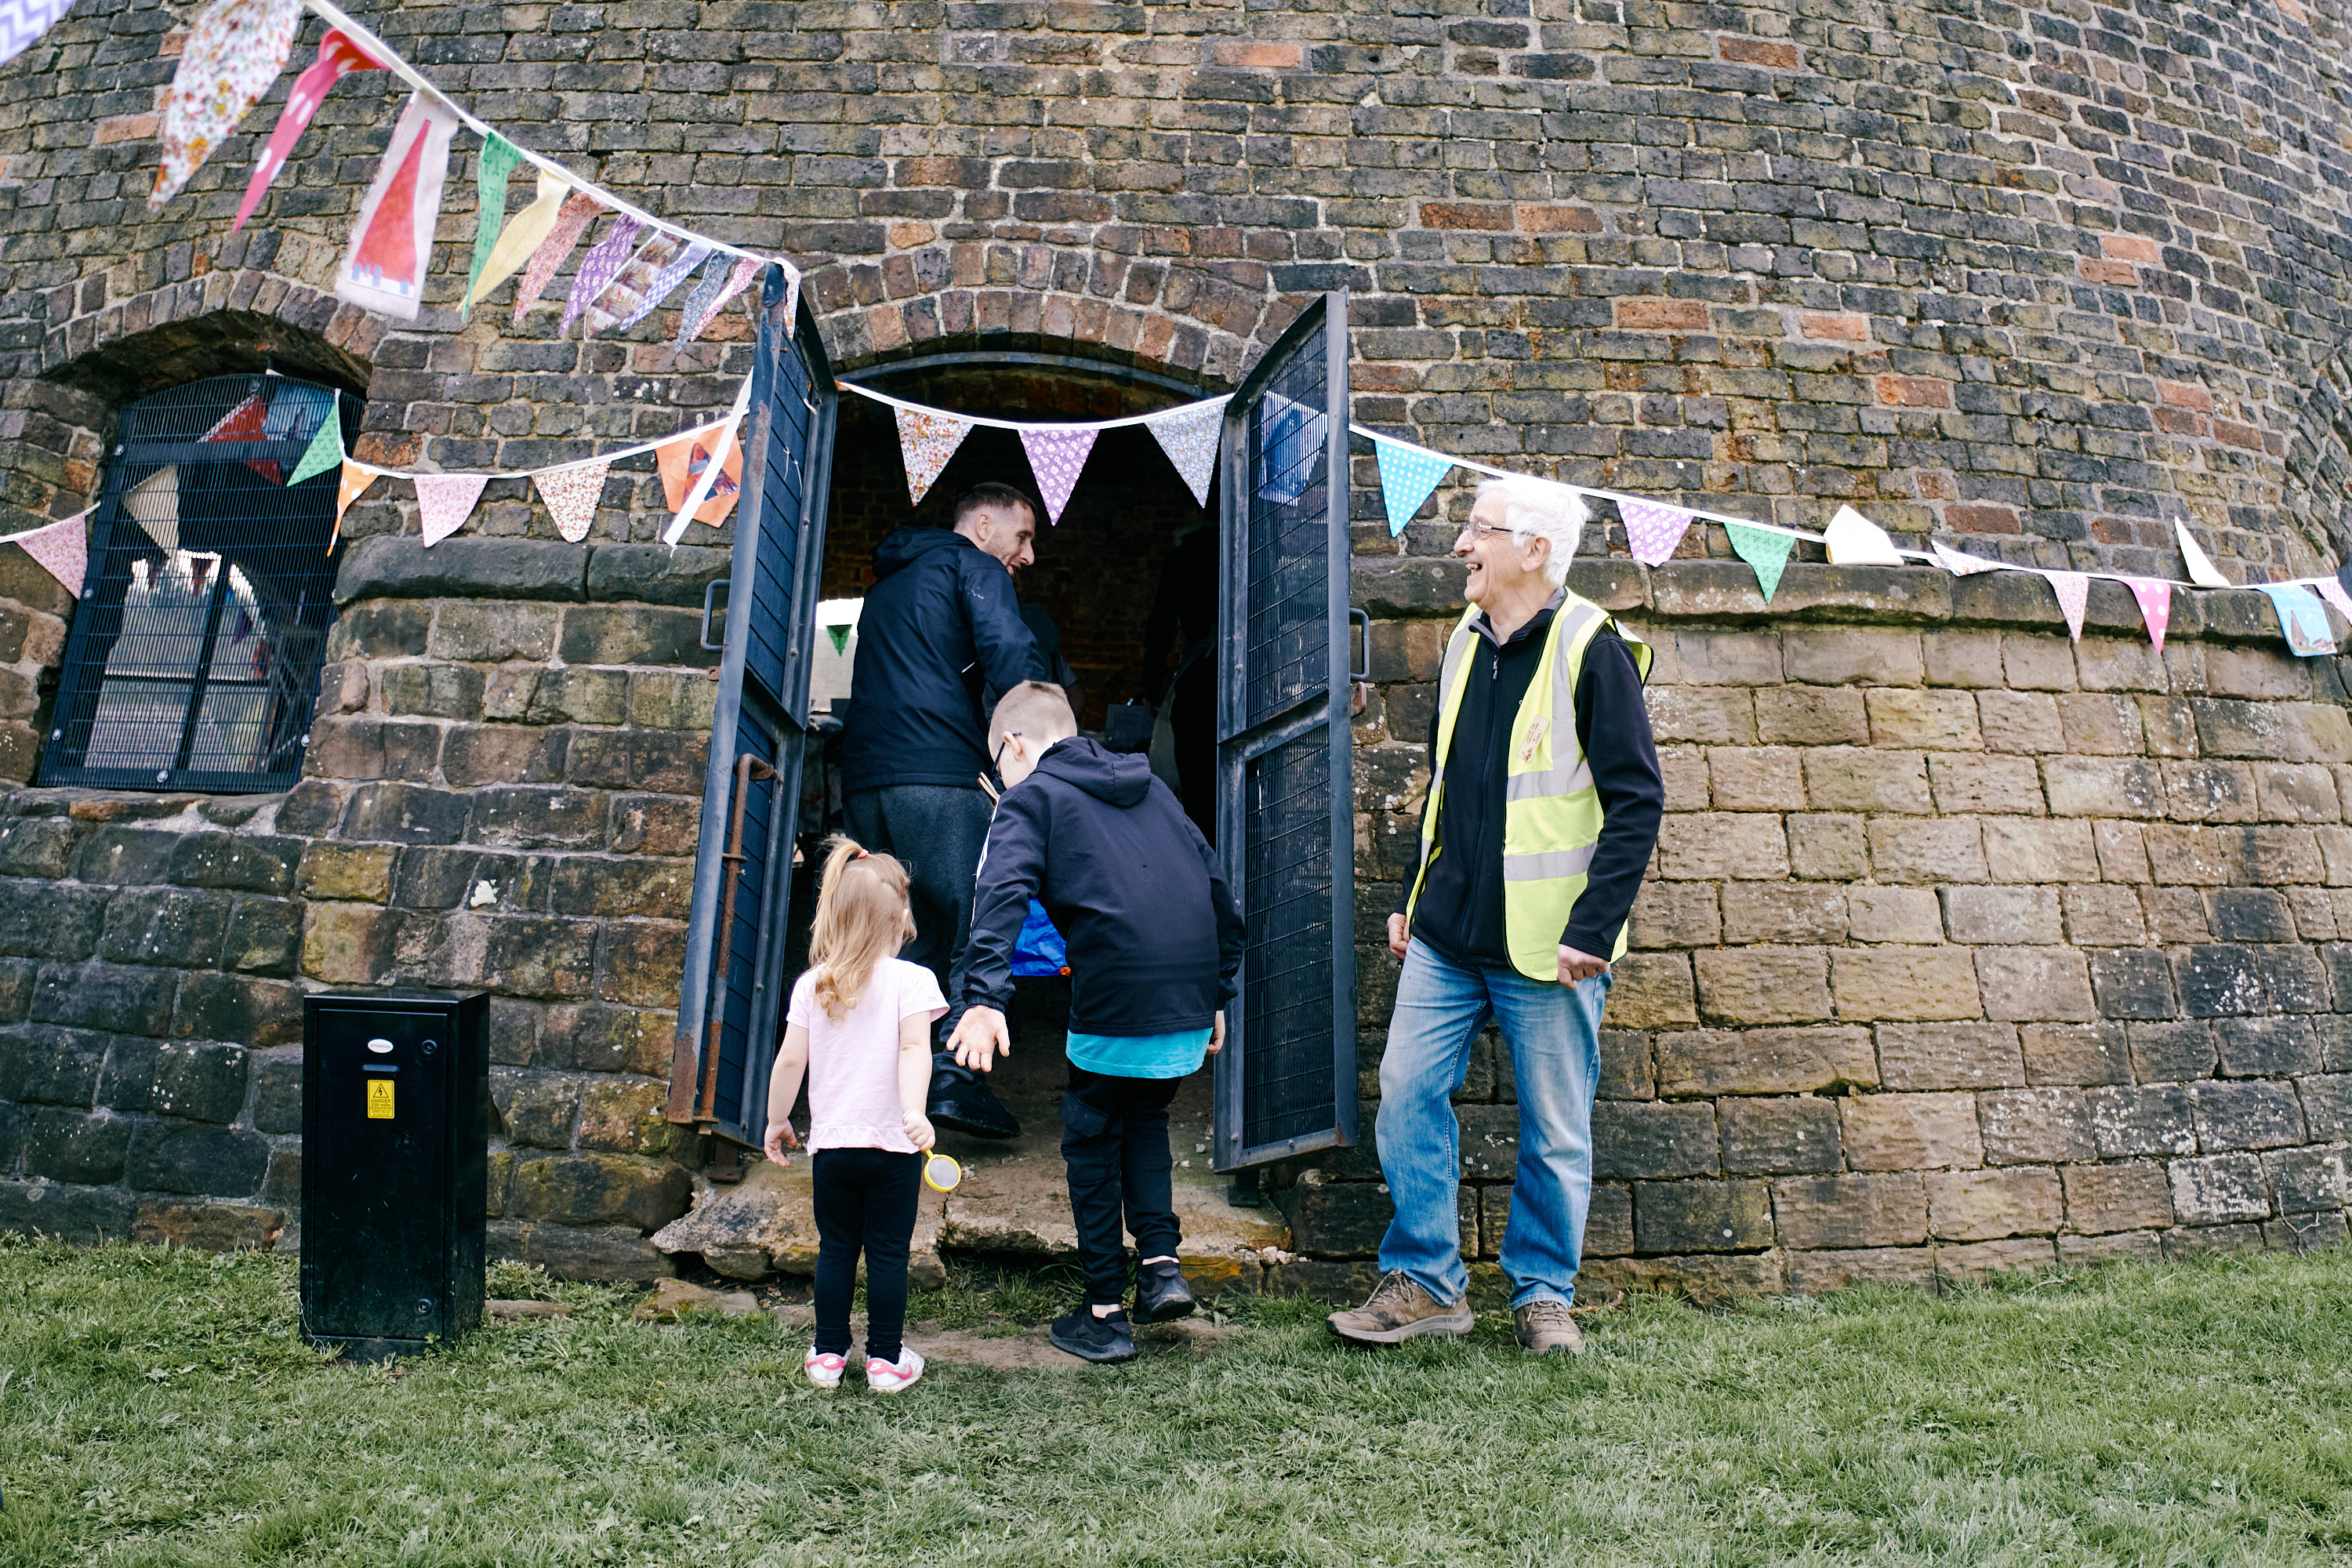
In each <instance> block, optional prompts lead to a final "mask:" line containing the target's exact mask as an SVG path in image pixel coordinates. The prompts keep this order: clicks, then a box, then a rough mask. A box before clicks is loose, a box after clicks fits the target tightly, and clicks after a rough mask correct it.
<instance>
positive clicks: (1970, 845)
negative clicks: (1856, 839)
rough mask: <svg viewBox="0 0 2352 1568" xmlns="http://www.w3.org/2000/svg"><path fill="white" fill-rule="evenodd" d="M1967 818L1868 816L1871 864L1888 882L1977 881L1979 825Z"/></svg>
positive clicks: (1981, 872)
mask: <svg viewBox="0 0 2352 1568" xmlns="http://www.w3.org/2000/svg"><path fill="white" fill-rule="evenodd" d="M1983 826H1990V824H1985V825H1982V826H1979V824H1978V823H1976V822H1974V821H1971V820H1969V819H1968V818H1965V817H1963V818H1959V819H1957V820H1928V821H1919V822H1906V821H1904V820H1902V819H1900V818H1895V817H1884V816H1878V817H1873V818H1871V819H1870V826H1869V840H1870V865H1871V869H1872V870H1873V872H1874V873H1875V874H1876V875H1877V876H1878V877H1879V879H1882V880H1884V881H1890V882H1981V881H1983V880H1984V879H1985V860H1984V836H1983V830H1982V827H1983Z"/></svg>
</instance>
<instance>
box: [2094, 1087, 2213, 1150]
mask: <svg viewBox="0 0 2352 1568" xmlns="http://www.w3.org/2000/svg"><path fill="white" fill-rule="evenodd" d="M2084 1098H2085V1099H2086V1100H2089V1102H2090V1106H2091V1133H2092V1136H2094V1137H2095V1138H2096V1139H2097V1140H2098V1142H2099V1158H2101V1159H2102V1160H2119V1159H2124V1158H2126V1157H2128V1156H2131V1155H2135V1154H2193V1153H2195V1152H2197V1124H2196V1121H2195V1119H2194V1117H2193V1115H2192V1113H2191V1110H2190V1107H2189V1091H2188V1090H2187V1089H2180V1088H2177V1087H2175V1086H2173V1085H2169V1084H2158V1085H2156V1086H2154V1087H2151V1088H2146V1089H2129V1088H2117V1089H2092V1090H2090V1091H2089V1093H2088V1094H2087V1095H2085V1096H2084Z"/></svg>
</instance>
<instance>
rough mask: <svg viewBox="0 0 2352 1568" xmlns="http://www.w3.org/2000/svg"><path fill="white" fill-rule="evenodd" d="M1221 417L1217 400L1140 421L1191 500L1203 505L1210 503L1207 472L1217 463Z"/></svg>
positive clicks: (1221, 403) (1219, 402) (1223, 408)
mask: <svg viewBox="0 0 2352 1568" xmlns="http://www.w3.org/2000/svg"><path fill="white" fill-rule="evenodd" d="M1224 417H1225V405H1224V402H1223V399H1219V400H1218V401H1216V402H1214V403H1195V404H1192V405H1188V406H1186V407H1183V408H1179V409H1176V410H1174V411H1173V412H1171V413H1168V414H1164V415H1161V416H1158V417H1157V418H1152V419H1147V420H1145V421H1144V422H1143V427H1144V428H1145V429H1147V430H1149V431H1150V432H1151V436H1152V439H1154V440H1156V441H1158V442H1159V443H1160V450H1161V451H1163V452H1165V453H1167V454H1168V460H1169V461H1170V462H1171V463H1173V464H1175V465H1176V472H1177V473H1178V474H1180V475H1181V476H1182V477H1183V480H1184V483H1185V485H1186V487H1187V488H1189V489H1191V490H1192V499H1193V500H1196V501H1198V502H1200V503H1201V504H1202V506H1206V505H1208V504H1209V475H1210V471H1211V470H1212V469H1213V468H1215V467H1216V466H1217V434H1218V432H1219V430H1220V429H1221V428H1222V427H1223V423H1224Z"/></svg>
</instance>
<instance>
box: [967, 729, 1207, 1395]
mask: <svg viewBox="0 0 2352 1568" xmlns="http://www.w3.org/2000/svg"><path fill="white" fill-rule="evenodd" d="M1077 728H1078V727H1077V723H1076V720H1075V719H1073V718H1072V717H1071V714H1070V707H1069V704H1068V702H1067V701H1066V700H1064V699H1063V696H1062V693H1061V691H1060V690H1059V689H1056V688H1055V687H1052V686H1047V685H1044V684H1042V683H1040V684H1034V685H1029V686H1024V687H1021V688H1019V689H1016V690H1014V691H1013V692H1012V693H1011V694H1010V695H1008V696H1007V697H1006V698H1005V699H1004V700H1003V702H1001V703H999V704H998V705H997V709H996V714H995V718H994V720H993V721H992V723H991V726H990V735H991V738H992V740H994V741H995V742H998V749H999V752H1000V753H1001V755H1000V760H999V761H998V763H997V769H998V771H999V772H1000V773H1002V774H1003V777H1004V784H1005V789H1004V796H1003V799H1002V800H1000V801H999V802H998V803H997V806H996V818H995V820H994V821H993V822H992V823H991V824H990V826H989V829H988V849H987V853H986V855H985V856H984V857H983V858H982V861H981V868H980V887H979V891H978V893H977V895H976V897H975V900H974V903H973V909H972V923H971V948H970V950H969V951H968V952H967V954H966V957H965V963H964V997H963V1000H964V1001H965V1003H966V1004H967V1007H968V1011H966V1012H965V1014H964V1016H963V1022H962V1024H961V1026H960V1027H959V1028H958V1029H957V1031H956V1036H955V1040H954V1045H955V1049H956V1059H957V1060H958V1061H959V1062H961V1063H962V1064H963V1065H965V1066H967V1067H970V1068H977V1069H979V1070H980V1071H982V1072H986V1071H988V1070H989V1069H990V1068H992V1066H993V1065H994V1063H995V1058H996V1057H997V1055H998V1053H1000V1052H1003V1051H1004V1050H1005V1049H1006V1048H1007V1045H1008V1042H1007V1040H1006V1037H1005V1028H1004V1005H1005V1004H1006V1002H1007V1001H1009V1000H1010V999H1011V997H1012V994H1013V981H1012V969H1013V942H1014V941H1015V939H1016V938H1018V936H1019V935H1020V932H1021V921H1022V917H1023V916H1024V914H1025V913H1026V912H1027V911H1028V908H1029V900H1031V899H1032V898H1035V899H1038V900H1041V901H1042V902H1043V903H1044V904H1045V912H1046V913H1047V914H1049V915H1051V916H1052V917H1053V920H1054V924H1055V928H1056V929H1057V930H1059V931H1061V933H1062V935H1063V938H1064V940H1065V941H1066V942H1067V943H1068V944H1069V955H1070V1027H1069V1038H1068V1042H1067V1045H1066V1050H1067V1054H1068V1057H1069V1063H1070V1079H1069V1092H1068V1093H1066V1095H1064V1096H1063V1098H1062V1121H1063V1126H1064V1131H1063V1134H1062V1157H1063V1159H1064V1160H1065V1161H1066V1162H1067V1163H1068V1165H1069V1173H1070V1211H1071V1214H1072V1216H1073V1217H1074V1218H1075V1219H1076V1222H1077V1229H1078V1257H1079V1259H1080V1261H1081V1262H1082V1263H1083V1264H1084V1265H1085V1268H1086V1278H1087V1288H1086V1300H1085V1301H1084V1302H1082V1303H1081V1304H1080V1305H1079V1306H1078V1308H1077V1309H1076V1310H1074V1311H1072V1312H1071V1313H1069V1315H1068V1316H1066V1317H1064V1318H1062V1319H1060V1320H1058V1321H1055V1324H1054V1327H1053V1331H1052V1338H1053V1342H1054V1343H1055V1344H1056V1345H1058V1346H1060V1347H1061V1348H1062V1349H1063V1350H1066V1351H1067V1352H1070V1353H1071V1354H1073V1355H1076V1356H1080V1357H1083V1358H1084V1359H1086V1360H1087V1361H1129V1360H1132V1359H1133V1358H1134V1355H1135V1339H1134V1334H1133V1331H1132V1330H1131V1328H1130V1326H1129V1325H1130V1322H1145V1323H1156V1322H1161V1321H1166V1320H1168V1319H1170V1318H1177V1317H1181V1316H1183V1315H1184V1314H1185V1313H1187V1312H1189V1311H1191V1310H1192V1291H1191V1289H1189V1288H1188V1287H1187V1286H1186V1285H1185V1283H1184V1276H1183V1273H1182V1271H1181V1269H1180V1268H1178V1267H1177V1260H1176V1248H1177V1245H1178V1240H1179V1233H1178V1228H1177V1224H1176V1213H1175V1199H1174V1195H1173V1193H1172V1190H1171V1170H1170V1161H1169V1154H1168V1105H1169V1102H1170V1101H1171V1100H1173V1099H1175V1097H1176V1089H1177V1086H1178V1085H1179V1084H1180V1083H1181V1081H1182V1080H1183V1079H1185V1078H1187V1077H1189V1076H1191V1075H1192V1074H1193V1073H1195V1072H1198V1071H1199V1070H1200V1069H1201V1065H1202V1063H1203V1062H1204V1061H1206V1060H1207V1059H1208V1058H1209V1057H1210V1056H1211V1055H1212V1054H1213V1053H1214V1052H1215V1051H1216V1050H1217V1048H1218V1047H1220V1046H1222V1045H1223V1041H1224V1024H1225V1015H1224V1011H1223V1009H1224V1005H1225V1004H1226V1003H1227V1002H1228V1001H1230V1000H1231V999H1232V998H1233V995H1234V975H1235V973H1237V972H1238V971H1239V970H1240V968H1241V962H1242V917H1241V911H1240V910H1237V909H1236V908H1234V899H1233V894H1232V893H1231V891H1230V890H1228V889H1227V888H1226V887H1225V879H1224V872H1223V868H1222V867H1221V866H1220V865H1219V863H1218V860H1217V857H1216V854H1215V852H1214V851H1213V850H1212V849H1211V848H1210V847H1209V845H1208V841H1207V840H1206V839H1204V838H1202V837H1201V833H1200V830H1199V829H1198V828H1196V827H1194V826H1192V822H1191V821H1190V820H1189V819H1188V818H1187V817H1186V816H1185V815H1184V808H1183V807H1182V806H1181V805H1179V804H1178V803H1177V800H1176V796H1175V795H1174V794H1173V793H1172V792H1171V790H1170V789H1169V788H1168V786H1167V785H1166V784H1161V783H1160V781H1159V780H1158V779H1156V778H1154V777H1152V774H1151V763H1150V760H1149V759H1147V758H1145V757H1142V756H1139V755H1137V754H1135V753H1133V752H1109V751H1105V750H1104V749H1103V748H1102V747H1101V746H1100V745H1097V743H1096V742H1092V741H1089V740H1086V739H1084V738H1083V737H1081V736H1079V735H1078V733H1077ZM1122 1200H1123V1201H1122ZM1124 1232H1132V1233H1133V1234H1134V1237H1135V1245H1136V1251H1137V1252H1138V1254H1139V1256H1140V1257H1141V1258H1142V1270H1141V1275H1140V1277H1139V1279H1138V1280H1137V1282H1136V1288H1135V1313H1134V1317H1133V1318H1132V1319H1131V1320H1130V1318H1129V1315H1128V1313H1127V1312H1126V1311H1125V1310H1123V1307H1124V1302H1125V1299H1126V1295H1127V1245H1126V1240H1125V1236H1124V1234H1123V1233H1124Z"/></svg>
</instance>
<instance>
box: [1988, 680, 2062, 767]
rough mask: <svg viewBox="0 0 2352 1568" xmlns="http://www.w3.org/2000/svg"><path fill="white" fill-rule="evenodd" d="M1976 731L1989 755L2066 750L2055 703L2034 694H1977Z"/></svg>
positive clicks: (2025, 692)
mask: <svg viewBox="0 0 2352 1568" xmlns="http://www.w3.org/2000/svg"><path fill="white" fill-rule="evenodd" d="M1977 728H1978V732H1979V734H1981V735H1982V736H1983V737H1984V745H1985V750H1986V751H1988V752H2022V753H2028V754H2031V753H2033V752H2055V751H2060V750H2063V748H2064V746H2065V743H2066V742H2065V736H2064V732H2063V728H2062V726H2061V725H2060V723H2059V720H2058V704H2057V701H2056V700H2055V699H2053V698H2049V697H2044V696H2042V694H2041V693H2039V692H2033V691H1981V692H1979V693H1978V694H1977Z"/></svg>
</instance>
